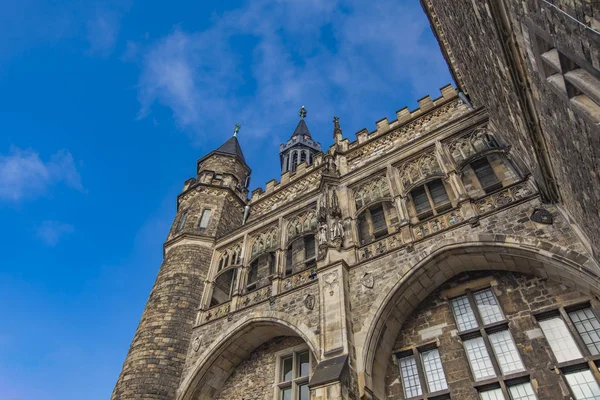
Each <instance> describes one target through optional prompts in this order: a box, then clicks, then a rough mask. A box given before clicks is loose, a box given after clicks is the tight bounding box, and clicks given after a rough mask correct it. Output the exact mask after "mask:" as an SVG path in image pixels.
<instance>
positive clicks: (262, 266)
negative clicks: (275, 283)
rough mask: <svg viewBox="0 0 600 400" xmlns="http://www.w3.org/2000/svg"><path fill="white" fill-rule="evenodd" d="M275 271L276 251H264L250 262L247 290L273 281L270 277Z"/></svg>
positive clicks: (249, 290)
mask: <svg viewBox="0 0 600 400" xmlns="http://www.w3.org/2000/svg"><path fill="white" fill-rule="evenodd" d="M274 273H275V253H263V254H261V255H260V256H258V257H256V258H255V259H254V260H253V261H252V262H251V263H250V269H249V271H248V280H247V281H246V292H251V291H253V290H257V289H260V288H263V287H265V286H267V285H269V284H270V283H271V280H270V279H269V277H270V276H271V275H273V274H274Z"/></svg>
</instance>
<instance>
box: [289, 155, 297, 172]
mask: <svg viewBox="0 0 600 400" xmlns="http://www.w3.org/2000/svg"><path fill="white" fill-rule="evenodd" d="M297 165H298V152H297V151H294V152H293V153H292V167H291V168H290V170H291V171H296V166H297Z"/></svg>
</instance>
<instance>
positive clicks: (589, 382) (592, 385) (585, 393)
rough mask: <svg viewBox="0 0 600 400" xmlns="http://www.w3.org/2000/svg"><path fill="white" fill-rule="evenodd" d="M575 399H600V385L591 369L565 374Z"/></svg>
mask: <svg viewBox="0 0 600 400" xmlns="http://www.w3.org/2000/svg"><path fill="white" fill-rule="evenodd" d="M565 378H567V382H568V383H569V386H570V387H571V391H572V392H573V395H574V396H575V400H597V399H600V387H599V386H598V383H597V382H596V380H595V379H594V376H593V375H592V372H591V371H590V370H589V369H585V370H581V371H576V372H571V373H568V374H565Z"/></svg>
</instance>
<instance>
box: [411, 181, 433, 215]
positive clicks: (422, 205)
mask: <svg viewBox="0 0 600 400" xmlns="http://www.w3.org/2000/svg"><path fill="white" fill-rule="evenodd" d="M411 194H412V198H413V201H414V203H415V209H416V210H417V214H422V213H424V212H426V211H429V210H431V204H430V203H429V198H428V197H427V193H426V192H425V187H424V186H421V187H419V188H416V189H414V190H413V191H412V192H411Z"/></svg>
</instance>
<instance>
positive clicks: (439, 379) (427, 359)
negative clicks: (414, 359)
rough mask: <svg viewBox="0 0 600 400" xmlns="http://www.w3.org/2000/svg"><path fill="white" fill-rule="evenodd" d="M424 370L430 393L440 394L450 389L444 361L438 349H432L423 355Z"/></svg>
mask: <svg viewBox="0 0 600 400" xmlns="http://www.w3.org/2000/svg"><path fill="white" fill-rule="evenodd" d="M421 360H422V362H423V369H424V370H425V379H427V387H428V388H429V391H430V392H438V391H440V390H446V389H448V384H447V383H446V376H445V375H444V369H443V368H442V360H441V359H440V352H439V350H438V349H432V350H428V351H424V352H422V353H421Z"/></svg>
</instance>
